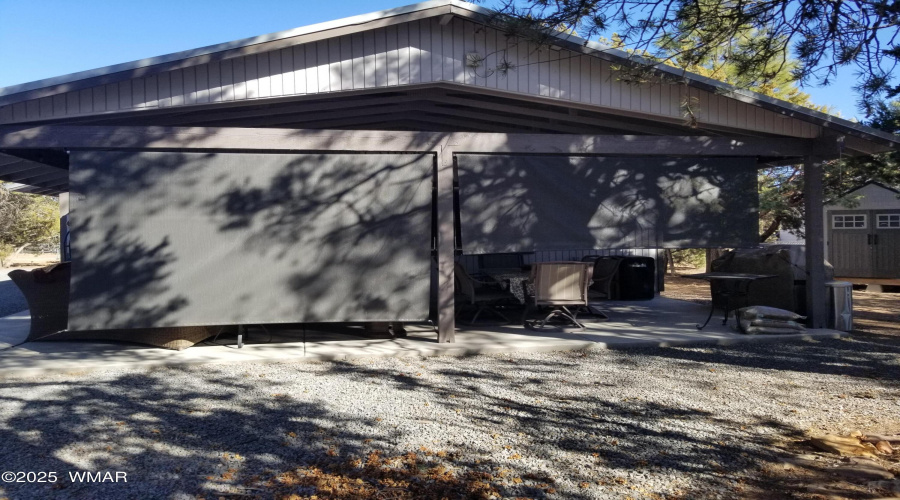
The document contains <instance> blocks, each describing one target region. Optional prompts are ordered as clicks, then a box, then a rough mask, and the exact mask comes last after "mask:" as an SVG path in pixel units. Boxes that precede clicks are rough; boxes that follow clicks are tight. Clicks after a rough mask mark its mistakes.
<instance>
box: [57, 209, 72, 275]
mask: <svg viewBox="0 0 900 500" xmlns="http://www.w3.org/2000/svg"><path fill="white" fill-rule="evenodd" d="M68 243H69V193H59V261H60V262H65V261H67V260H69V259H70V257H69V252H68V250H69V245H68Z"/></svg>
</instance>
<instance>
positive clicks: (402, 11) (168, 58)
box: [0, 0, 900, 153]
mask: <svg viewBox="0 0 900 500" xmlns="http://www.w3.org/2000/svg"><path fill="white" fill-rule="evenodd" d="M493 14H494V12H493V11H491V10H490V9H486V8H484V7H481V6H478V5H474V4H470V3H467V2H463V1H460V0H430V1H426V2H422V3H418V4H414V5H408V6H405V7H398V8H394V9H388V10H383V11H379V12H374V13H370V14H364V15H359V16H353V17H348V18H344V19H339V20H335V21H330V22H325V23H319V24H314V25H310V26H306V27H301V28H296V29H292V30H287V31H281V32H276V33H271V34H267V35H262V36H258V37H253V38H246V39H242V40H235V41H232V42H227V43H222V44H216V45H210V46H207V47H201V48H197V49H192V50H187V51H182V52H176V53H173V54H167V55H163V56H159V57H152V58H147V59H141V60H137V61H132V62H128V63H123V64H116V65H112V66H107V67H104V68H98V69H93V70H88V71H81V72H78V73H72V74H69V75H63V76H59V77H54V78H48V79H44V80H39V81H35V82H30V83H24V84H20V85H13V86H10V87H6V88H2V89H0V106H6V107H10V106H11V105H12V104H15V103H22V102H23V101H34V100H37V99H41V98H46V97H50V96H59V95H60V94H63V93H72V92H74V91H78V90H83V89H87V88H92V87H94V88H96V87H97V86H101V85H108V84H111V83H115V82H121V81H125V80H128V79H133V78H140V77H147V76H150V75H154V74H159V73H163V72H167V71H172V70H176V69H182V68H191V67H194V66H199V65H202V64H208V63H210V62H215V61H223V60H226V59H229V58H234V57H239V56H241V55H251V54H259V53H262V52H267V51H272V50H278V49H283V48H285V47H291V46H295V45H298V44H302V43H309V42H312V41H317V40H324V39H329V38H334V37H338V36H342V35H347V34H351V33H359V32H363V31H367V30H373V29H377V28H379V27H384V26H391V25H395V24H400V23H404V22H410V21H414V20H422V19H429V18H435V17H439V18H441V24H442V25H443V24H444V23H445V21H447V20H449V19H450V18H451V17H461V18H467V19H471V20H475V21H482V22H483V21H485V20H487V19H488V18H489V17H490V16H491V15H493ZM556 36H557V44H558V45H559V46H560V47H562V48H564V49H566V50H568V51H571V52H573V53H580V54H587V55H590V56H593V57H596V58H599V59H601V60H605V61H608V62H611V63H621V62H623V61H625V60H628V59H629V58H630V57H631V56H630V55H629V54H627V53H625V52H623V51H620V50H617V49H612V48H609V47H606V46H603V45H601V44H598V43H596V42H590V41H586V40H583V39H581V38H579V37H577V36H574V35H570V34H563V33H560V34H558V35H556ZM655 69H656V71H658V72H659V73H663V74H667V75H669V76H671V77H674V78H677V79H681V80H683V81H684V82H685V84H686V85H687V86H688V87H691V88H694V89H699V90H700V91H703V92H706V93H710V94H712V95H714V96H716V98H723V99H727V100H731V101H736V102H739V103H744V104H745V105H749V106H752V107H756V108H761V109H764V110H767V111H769V112H772V113H775V114H777V115H779V116H781V117H783V118H790V119H795V120H798V121H799V122H802V123H806V124H811V125H814V126H815V127H820V128H821V130H833V131H835V132H836V133H838V134H846V135H847V136H849V137H850V138H851V140H853V141H854V142H853V143H852V147H853V148H854V149H856V150H859V151H862V152H866V153H874V152H879V151H884V150H887V149H893V148H896V147H897V146H898V144H900V137H898V136H896V135H893V134H890V133H887V132H883V131H880V130H876V129H873V128H870V127H866V126H863V125H860V124H858V123H853V122H851V121H848V120H844V119H841V118H837V117H834V116H831V115H828V114H825V113H821V112H818V111H815V110H812V109H808V108H804V107H802V106H797V105H794V104H791V103H788V102H786V101H781V100H778V99H774V98H771V97H768V96H765V95H762V94H758V93H756V92H752V91H749V90H744V89H738V88H735V87H733V86H731V85H728V84H725V83H722V82H719V81H716V80H712V79H709V78H706V77H703V76H700V75H696V74H692V73H688V72H685V71H683V70H680V69H678V68H673V67H670V66H666V65H663V64H657V65H656V66H655ZM0 111H2V108H0ZM54 116H55V114H54ZM2 118H3V114H2V113H0V122H2V121H3V120H2ZM810 133H812V134H813V135H810ZM820 134H821V131H820V130H812V129H810V131H809V132H803V133H802V134H801V136H804V137H810V136H816V135H820ZM859 139H862V142H861V141H859Z"/></svg>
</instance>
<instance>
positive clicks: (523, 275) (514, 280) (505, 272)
mask: <svg viewBox="0 0 900 500" xmlns="http://www.w3.org/2000/svg"><path fill="white" fill-rule="evenodd" d="M481 272H482V273H484V274H486V275H488V276H490V277H491V279H493V280H494V281H497V282H498V283H504V282H508V283H509V291H510V293H512V294H513V295H515V296H516V298H517V299H519V302H521V303H522V304H524V303H525V295H526V294H525V291H526V290H525V287H526V286H527V285H526V282H527V281H528V280H529V279H530V278H531V271H530V270H524V269H520V268H515V267H509V268H506V267H498V268H486V269H482V270H481Z"/></svg>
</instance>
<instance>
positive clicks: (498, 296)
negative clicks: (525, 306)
mask: <svg viewBox="0 0 900 500" xmlns="http://www.w3.org/2000/svg"><path fill="white" fill-rule="evenodd" d="M455 277H456V279H455V283H456V292H457V294H458V295H459V296H460V299H461V300H459V301H458V302H459V303H460V308H459V310H458V311H457V313H456V314H457V316H459V314H460V313H462V311H463V309H464V308H465V307H466V306H470V307H474V308H475V315H474V316H472V319H471V320H470V321H469V324H472V323H475V321H476V320H477V319H478V316H480V315H481V313H482V312H485V311H487V312H490V313H493V314H495V315H497V316H499V317H501V318H503V320H504V321H507V322H508V321H509V318H508V317H506V315H505V314H503V313H502V312H500V311H499V310H498V309H497V308H498V307H500V306H504V305H513V304H518V303H519V299H517V298H516V296H515V295H513V294H512V293H511V292H510V291H509V289H508V287H507V288H506V289H504V288H503V285H502V284H500V283H498V282H496V281H482V280H476V279H475V278H473V277H472V276H471V275H470V274H469V273H468V271H466V268H465V266H463V265H462V264H461V263H459V262H457V263H456V267H455Z"/></svg>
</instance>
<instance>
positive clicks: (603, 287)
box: [591, 257, 622, 300]
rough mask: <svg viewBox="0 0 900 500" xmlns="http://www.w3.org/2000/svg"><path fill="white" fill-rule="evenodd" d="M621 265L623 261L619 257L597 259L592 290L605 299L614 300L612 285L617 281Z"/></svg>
mask: <svg viewBox="0 0 900 500" xmlns="http://www.w3.org/2000/svg"><path fill="white" fill-rule="evenodd" d="M621 263H622V259H621V258H619V257H598V258H597V259H595V260H594V272H593V275H592V278H591V279H592V280H593V283H591V290H593V291H595V292H597V293H598V294H600V295H601V298H603V299H606V300H609V299H612V298H613V295H612V285H613V282H614V281H615V277H616V273H617V272H619V264H621Z"/></svg>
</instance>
